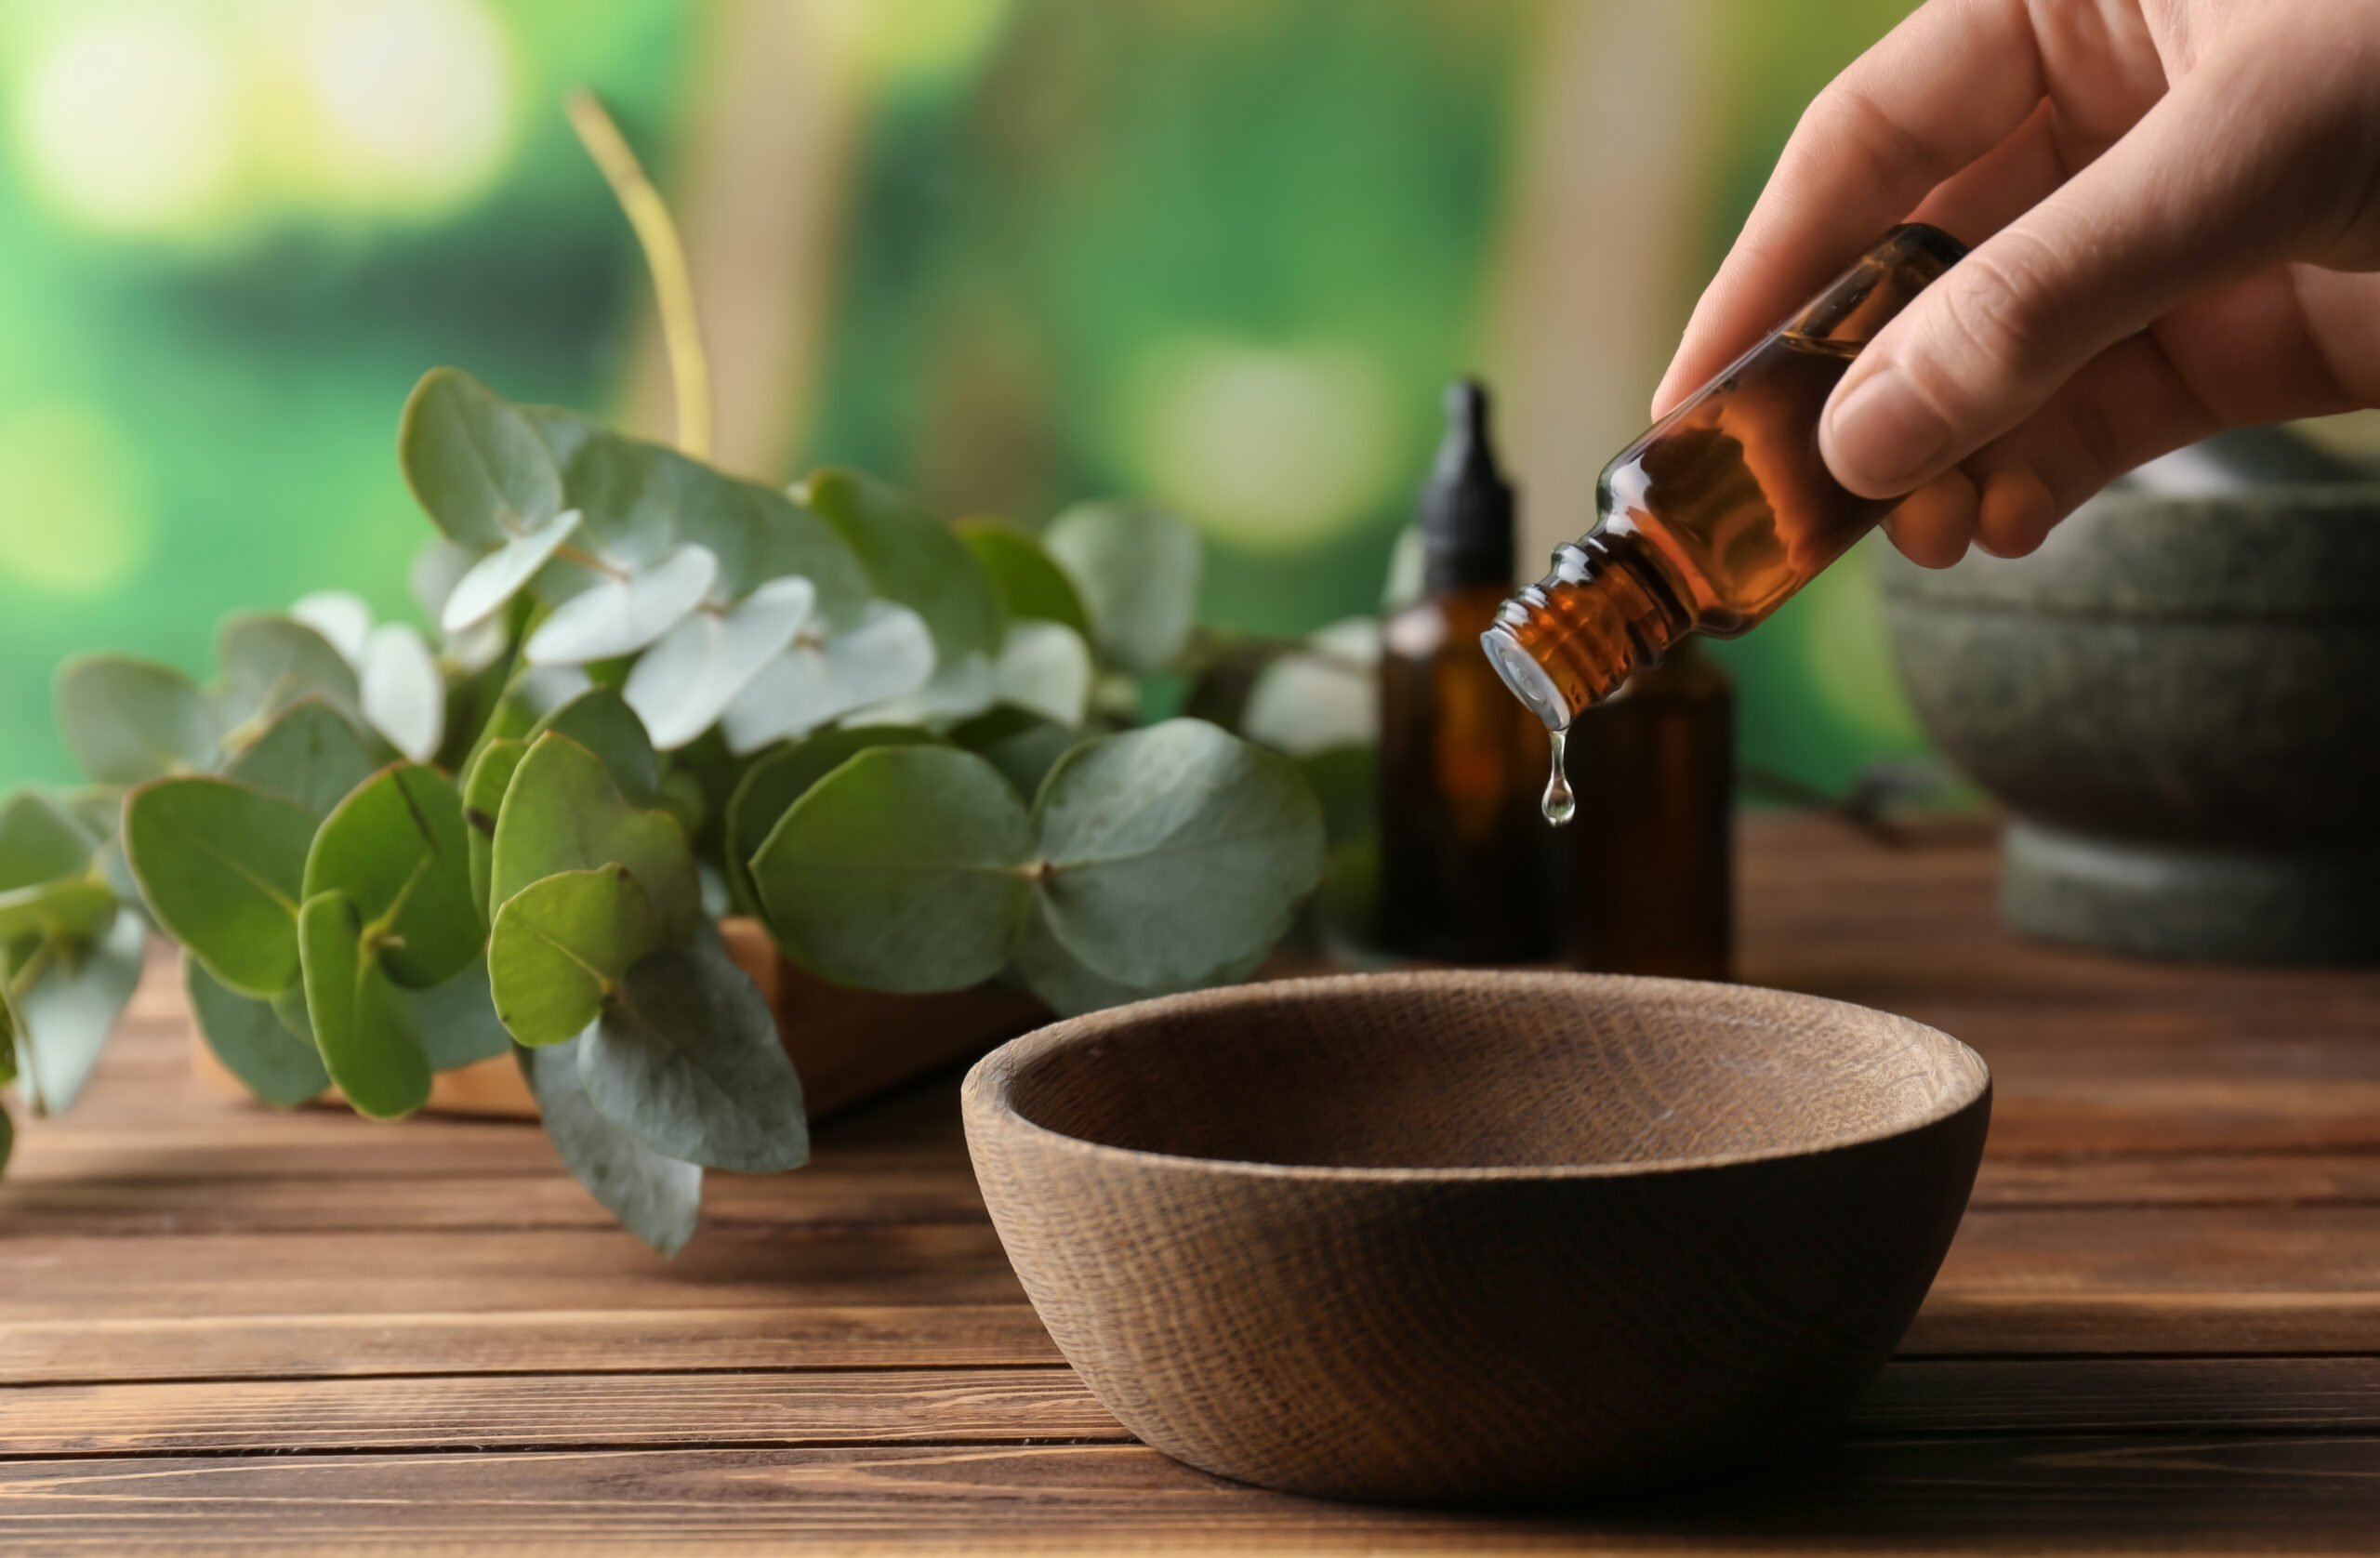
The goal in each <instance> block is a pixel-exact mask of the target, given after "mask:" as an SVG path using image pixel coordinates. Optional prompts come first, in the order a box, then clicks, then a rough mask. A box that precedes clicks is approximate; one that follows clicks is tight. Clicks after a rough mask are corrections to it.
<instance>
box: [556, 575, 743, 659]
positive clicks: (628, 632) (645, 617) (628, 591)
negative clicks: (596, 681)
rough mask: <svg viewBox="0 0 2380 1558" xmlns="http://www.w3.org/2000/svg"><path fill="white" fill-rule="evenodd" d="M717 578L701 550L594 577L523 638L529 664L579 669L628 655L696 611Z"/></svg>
mask: <svg viewBox="0 0 2380 1558" xmlns="http://www.w3.org/2000/svg"><path fill="white" fill-rule="evenodd" d="M718 574H719V560H718V559H717V558H715V557H713V556H711V554H710V553H709V552H708V551H707V550H706V549H705V548H701V547H680V548H678V549H677V550H675V551H673V552H671V553H669V554H668V556H667V557H664V558H662V559H661V560H660V561H656V562H655V563H653V564H652V565H651V566H650V567H647V568H641V569H638V570H637V571H636V572H634V573H624V574H602V575H599V576H598V577H597V578H596V579H595V581H594V583H592V584H591V585H589V586H588V588H586V589H584V590H582V591H580V592H579V593H577V594H575V595H573V596H572V597H571V598H570V599H569V600H567V601H563V602H562V604H561V605H559V606H556V607H555V608H554V610H553V614H552V615H550V616H549V617H547V618H546V620H545V621H544V622H542V623H540V624H539V625H538V627H537V630H536V632H534V633H532V634H530V635H529V644H528V648H527V651H526V653H527V654H528V657H529V663H530V664H531V665H533V666H572V665H585V664H586V663H588V661H591V660H610V659H614V658H616V657H617V656H620V655H623V654H635V653H636V652H637V651H638V650H641V649H642V648H644V647H645V646H646V645H647V644H650V643H652V642H653V641H654V640H655V639H658V638H660V637H661V635H662V634H664V633H667V632H668V631H669V629H670V628H672V627H676V626H677V625H678V624H679V623H681V622H682V621H684V620H685V617H686V614H687V613H689V612H692V611H693V610H694V608H696V607H697V606H699V605H701V604H702V601H703V597H704V596H705V595H706V594H707V593H708V592H709V590H710V587H711V583H712V581H713V580H714V579H716V578H717V577H718Z"/></svg>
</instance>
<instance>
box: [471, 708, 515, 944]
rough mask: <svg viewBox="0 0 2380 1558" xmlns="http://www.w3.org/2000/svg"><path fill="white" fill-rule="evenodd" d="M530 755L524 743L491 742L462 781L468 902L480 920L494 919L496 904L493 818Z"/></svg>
mask: <svg viewBox="0 0 2380 1558" xmlns="http://www.w3.org/2000/svg"><path fill="white" fill-rule="evenodd" d="M528 755H529V744H528V743H527V742H525V741H491V742H489V743H488V744H487V745H486V746H483V747H481V748H480V755H479V756H478V758H476V759H473V760H472V763H471V771H470V772H469V773H468V774H466V775H465V776H464V778H463V824H464V825H465V826H466V827H468V828H469V829H470V838H469V861H470V868H471V902H473V903H475V904H479V905H480V914H481V918H483V919H488V920H493V919H494V918H496V908H497V906H498V905H497V904H496V903H495V902H493V899H494V889H495V885H496V817H497V815H498V814H499V813H500V812H502V811H503V810H504V792H505V791H506V790H508V789H509V788H510V787H511V786H512V775H513V773H514V772H515V771H516V770H518V769H519V768H520V766H521V759H522V758H525V757H527V756H528Z"/></svg>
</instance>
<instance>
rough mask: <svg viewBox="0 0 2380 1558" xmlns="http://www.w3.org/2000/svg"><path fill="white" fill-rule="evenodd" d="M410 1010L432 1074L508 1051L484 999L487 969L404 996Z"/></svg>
mask: <svg viewBox="0 0 2380 1558" xmlns="http://www.w3.org/2000/svg"><path fill="white" fill-rule="evenodd" d="M403 996H404V997H405V999H406V1000H407V1001H409V1002H411V1003H412V1006H413V1030H414V1032H415V1034H416V1035H417V1036H419V1037H420V1039H421V1050H422V1053H423V1054H424V1055H426V1056H428V1057H429V1059H430V1070H432V1071H452V1070H454V1069H455V1068H456V1066H463V1065H470V1064H473V1063H476V1062H479V1061H492V1060H494V1059H496V1056H498V1055H501V1054H503V1053H505V1052H506V1051H507V1050H510V1049H511V1048H512V1036H511V1035H510V1034H509V1033H506V1032H505V1031H504V1024H503V1023H500V1022H498V1021H497V1020H496V1001H495V999H494V997H491V996H490V995H489V994H488V983H487V964H486V963H485V962H484V961H483V962H477V963H473V964H472V965H471V966H470V967H469V968H468V969H465V970H463V971H462V972H461V973H458V974H456V976H455V977H454V978H452V979H450V980H448V981H447V982H446V983H445V984H434V985H432V986H430V988H429V989H427V990H407V991H404V992H403Z"/></svg>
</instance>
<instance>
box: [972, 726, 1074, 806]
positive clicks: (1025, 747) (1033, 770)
mask: <svg viewBox="0 0 2380 1558" xmlns="http://www.w3.org/2000/svg"><path fill="white" fill-rule="evenodd" d="M951 738H952V739H953V740H955V741H957V742H958V743H959V746H964V747H966V748H967V749H968V750H969V751H971V752H981V753H982V754H983V755H984V756H985V757H986V758H988V759H991V764H992V766H993V767H994V768H997V769H998V770H999V771H1000V774H1001V776H1002V777H1003V778H1005V779H1007V780H1008V782H1009V784H1010V785H1011V786H1013V787H1014V788H1015V790H1016V793H1017V794H1018V795H1019V796H1020V797H1022V798H1023V799H1026V800H1030V799H1033V797H1035V796H1037V795H1039V794H1040V793H1041V781H1042V780H1043V779H1044V778H1046V777H1048V776H1049V772H1050V770H1051V769H1052V768H1054V767H1056V766H1057V761H1058V759H1060V758H1063V757H1064V756H1065V755H1066V754H1067V753H1068V752H1071V751H1073V750H1074V749H1075V748H1076V747H1077V746H1080V745H1081V744H1082V743H1083V741H1085V740H1086V739H1088V738H1086V737H1085V736H1084V734H1083V733H1082V732H1080V731H1078V730H1069V729H1067V728H1066V727H1065V726H1064V725H1061V724H1057V723H1055V722H1054V721H1052V720H1045V719H1043V718H1042V717H1041V716H1040V715H1038V714H1028V713H1026V712H1025V710H1024V709H1021V708H996V709H994V710H992V711H991V712H990V713H989V714H986V715H984V716H982V717H980V718H978V719H974V720H969V721H967V723H965V724H964V725H961V726H959V729H957V730H955V731H953V732H951Z"/></svg>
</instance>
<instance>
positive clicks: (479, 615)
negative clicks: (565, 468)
mask: <svg viewBox="0 0 2380 1558" xmlns="http://www.w3.org/2000/svg"><path fill="white" fill-rule="evenodd" d="M585 517H586V516H585V515H583V514H581V513H580V512H579V511H578V510H577V509H575V508H565V509H563V510H562V512H561V513H559V514H556V515H555V516H554V517H553V518H552V519H550V520H547V521H545V522H542V523H540V524H538V525H536V526H535V527H533V528H531V529H528V530H524V531H522V533H521V534H520V535H511V536H507V537H506V538H505V542H504V545H502V546H500V547H498V548H496V550H494V551H492V552H490V553H488V554H487V555H486V556H485V557H483V558H481V559H480V560H479V561H476V562H474V563H472V564H471V565H470V567H469V568H468V569H466V570H464V573H463V575H462V577H460V578H458V579H456V581H455V585H454V588H451V589H449V590H448V591H447V592H446V594H445V595H444V597H443V599H441V600H440V601H439V602H438V605H437V607H436V611H437V614H438V630H439V631H440V632H442V633H445V634H449V635H455V634H461V633H468V632H469V631H470V630H471V629H472V628H474V627H479V626H480V625H481V624H482V623H484V622H486V621H487V620H488V619H489V618H490V617H492V616H494V615H496V613H498V612H500V611H502V610H503V609H504V608H505V607H507V606H509V605H510V604H511V603H512V598H513V597H514V596H516V595H518V594H520V593H521V592H522V590H523V589H526V588H529V581H530V580H531V579H534V578H536V576H537V571H538V570H539V569H541V568H543V567H545V565H546V564H547V563H549V562H550V561H553V556H554V553H556V552H558V551H560V550H562V543H563V542H565V541H567V540H569V539H570V538H571V537H572V536H573V535H575V534H577V531H578V526H579V522H581V521H582V520H583V519H584V518H585Z"/></svg>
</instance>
